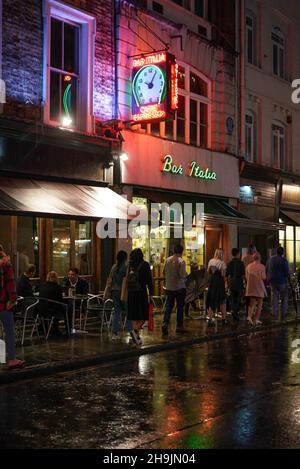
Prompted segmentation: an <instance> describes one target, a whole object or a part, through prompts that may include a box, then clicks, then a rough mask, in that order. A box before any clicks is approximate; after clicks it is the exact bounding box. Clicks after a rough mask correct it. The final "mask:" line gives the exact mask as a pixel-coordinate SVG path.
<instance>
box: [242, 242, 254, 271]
mask: <svg viewBox="0 0 300 469" xmlns="http://www.w3.org/2000/svg"><path fill="white" fill-rule="evenodd" d="M256 252H257V251H256V247H255V246H254V244H249V246H248V249H247V254H245V256H243V258H242V261H243V263H244V266H245V269H247V267H248V265H249V264H251V263H252V262H253V260H254V259H253V255H254V254H255V253H256Z"/></svg>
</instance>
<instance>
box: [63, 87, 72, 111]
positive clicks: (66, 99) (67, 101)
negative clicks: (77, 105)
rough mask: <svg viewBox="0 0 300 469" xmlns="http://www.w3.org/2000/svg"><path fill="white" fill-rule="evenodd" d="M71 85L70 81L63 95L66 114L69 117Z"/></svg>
mask: <svg viewBox="0 0 300 469" xmlns="http://www.w3.org/2000/svg"><path fill="white" fill-rule="evenodd" d="M71 87H72V84H71V83H69V85H68V86H67V87H66V89H65V92H64V96H63V106H64V110H65V114H66V116H67V117H70V109H71Z"/></svg>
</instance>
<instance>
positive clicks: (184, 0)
mask: <svg viewBox="0 0 300 469" xmlns="http://www.w3.org/2000/svg"><path fill="white" fill-rule="evenodd" d="M206 1H207V0H172V2H174V3H177V5H180V6H182V7H184V8H185V9H186V10H189V11H192V12H193V13H195V15H197V16H201V17H202V18H205V17H206Z"/></svg>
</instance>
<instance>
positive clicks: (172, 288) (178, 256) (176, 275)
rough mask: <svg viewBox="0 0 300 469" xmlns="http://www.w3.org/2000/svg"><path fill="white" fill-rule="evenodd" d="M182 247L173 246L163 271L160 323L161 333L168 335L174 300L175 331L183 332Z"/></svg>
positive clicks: (183, 268)
mask: <svg viewBox="0 0 300 469" xmlns="http://www.w3.org/2000/svg"><path fill="white" fill-rule="evenodd" d="M182 253H183V247H182V246H181V245H177V246H175V248H174V255H173V256H171V257H168V259H166V262H165V265H164V269H163V273H164V276H165V278H166V296H167V302H166V309H165V314H164V319H163V325H162V333H163V335H164V336H167V335H168V328H169V323H170V318H171V314H172V310H173V308H174V305H175V301H176V308H177V325H176V332H177V333H180V332H183V310H184V302H185V295H186V285H185V281H186V266H185V262H184V260H183V259H182Z"/></svg>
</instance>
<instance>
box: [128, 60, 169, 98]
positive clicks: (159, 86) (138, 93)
mask: <svg viewBox="0 0 300 469" xmlns="http://www.w3.org/2000/svg"><path fill="white" fill-rule="evenodd" d="M132 89H133V94H134V97H135V101H136V103H137V104H138V105H139V106H147V105H151V104H160V103H161V101H162V100H163V99H164V96H165V89H166V80H165V75H164V72H163V71H162V69H161V68H159V67H157V65H146V66H145V67H142V68H141V69H140V70H138V71H137V73H136V74H135V76H134V79H133V83H132Z"/></svg>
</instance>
